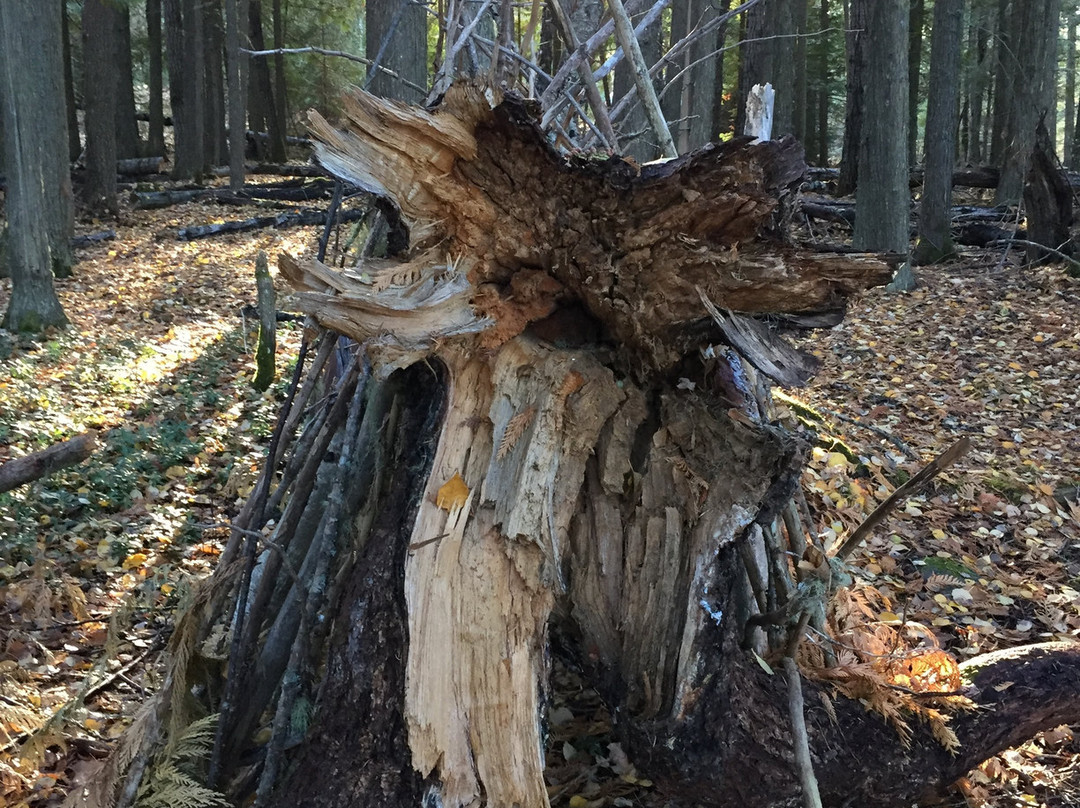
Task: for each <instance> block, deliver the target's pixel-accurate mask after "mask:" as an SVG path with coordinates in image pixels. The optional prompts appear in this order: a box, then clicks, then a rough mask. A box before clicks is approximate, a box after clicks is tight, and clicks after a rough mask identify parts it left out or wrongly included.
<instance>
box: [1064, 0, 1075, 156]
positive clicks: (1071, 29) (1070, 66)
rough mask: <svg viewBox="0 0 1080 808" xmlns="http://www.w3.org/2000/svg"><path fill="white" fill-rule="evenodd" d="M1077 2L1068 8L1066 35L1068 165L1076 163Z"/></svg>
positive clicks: (1065, 149) (1066, 145) (1065, 142)
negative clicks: (1074, 146)
mask: <svg viewBox="0 0 1080 808" xmlns="http://www.w3.org/2000/svg"><path fill="white" fill-rule="evenodd" d="M1076 12H1077V9H1076V4H1075V3H1073V4H1071V8H1069V10H1068V21H1069V22H1068V33H1067V34H1066V35H1065V111H1064V114H1065V121H1064V123H1065V135H1064V139H1063V141H1062V142H1063V143H1064V144H1065V148H1064V151H1065V155H1064V162H1065V165H1066V166H1070V167H1071V166H1073V165H1074V164H1075V152H1074V151H1073V137H1074V133H1075V132H1076Z"/></svg>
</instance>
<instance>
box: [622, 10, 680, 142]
mask: <svg viewBox="0 0 1080 808" xmlns="http://www.w3.org/2000/svg"><path fill="white" fill-rule="evenodd" d="M645 13H646V12H641V13H640V14H636V15H634V16H633V17H631V19H632V21H633V23H634V26H635V27H636V26H637V25H638V23H639V22H640V21H641V18H642V17H643V16H644V14H645ZM661 23H662V20H660V19H658V20H657V21H656V22H655V23H653V24H652V25H650V26H649V27H648V28H646V29H645V30H644V31H642V32H641V35H640V36H638V43H639V44H640V45H641V55H642V56H644V57H645V63H646V64H647V65H648V66H649V67H652V66H653V65H654V64H656V63H657V62H658V61H659V60H660V53H661V50H662V48H661V45H662V41H661V40H662V38H663V31H662V25H661ZM612 84H613V91H612V95H613V97H614V98H622V97H623V96H624V95H626V94H627V93H628V92H630V91H631V89H632V88H633V87H634V65H633V63H632V62H631V60H630V59H627V58H625V57H624V58H623V60H622V61H621V62H619V63H618V64H617V65H615V78H614V81H613V82H612ZM673 92H674V90H669V91H668V93H669V94H671V93H673ZM665 99H667V96H665ZM618 135H619V143H620V144H622V152H623V154H625V155H627V156H629V157H633V158H634V159H635V160H637V161H638V162H639V163H647V162H648V161H649V160H655V159H656V158H657V157H659V156H660V153H661V152H660V144H659V143H657V142H656V140H657V138H656V135H655V133H654V132H653V129H652V127H651V126H649V119H648V118H647V117H646V115H645V107H644V105H642V104H641V101H640V99H639V100H638V103H636V104H634V105H633V106H632V107H631V109H630V111H629V112H627V113H626V114H624V115H622V116H621V120H620V121H619V125H618Z"/></svg>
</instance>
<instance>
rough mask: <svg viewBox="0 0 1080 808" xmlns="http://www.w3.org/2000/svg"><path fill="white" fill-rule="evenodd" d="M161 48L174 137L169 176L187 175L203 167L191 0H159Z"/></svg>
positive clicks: (197, 26) (197, 24) (197, 39)
mask: <svg viewBox="0 0 1080 808" xmlns="http://www.w3.org/2000/svg"><path fill="white" fill-rule="evenodd" d="M162 3H163V9H164V12H165V51H166V55H167V56H168V60H169V101H170V104H171V105H172V119H173V134H174V136H175V138H176V144H175V150H176V151H175V154H174V156H173V176H175V177H184V178H191V177H196V176H198V175H200V174H202V172H203V169H205V168H206V165H205V160H204V156H203V112H202V100H203V94H202V59H201V58H200V49H201V41H202V37H201V30H202V21H201V18H200V19H199V20H198V21H196V20H194V19H193V18H194V17H195V16H196V15H195V14H194V9H193V6H194V4H193V3H192V2H191V0H162Z"/></svg>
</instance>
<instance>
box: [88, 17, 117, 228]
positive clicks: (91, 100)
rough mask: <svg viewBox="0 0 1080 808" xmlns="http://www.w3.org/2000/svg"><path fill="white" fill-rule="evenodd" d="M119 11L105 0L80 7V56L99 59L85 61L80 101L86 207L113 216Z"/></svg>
mask: <svg viewBox="0 0 1080 808" xmlns="http://www.w3.org/2000/svg"><path fill="white" fill-rule="evenodd" d="M120 17H122V15H121V13H120V10H119V9H118V8H117V7H116V6H114V5H112V4H111V3H109V2H107V1H106V0H87V1H86V3H85V4H84V5H83V26H82V28H83V53H89V54H99V55H100V58H90V59H86V60H84V62H85V63H84V65H83V78H84V80H85V82H84V85H83V98H84V99H85V104H86V184H85V185H84V186H83V195H84V196H85V198H86V203H87V204H88V205H89V206H90V207H91V208H94V209H96V210H98V211H104V212H107V213H109V214H110V215H113V216H115V215H116V214H117V213H118V212H119V202H118V201H117V198H116V159H117V156H118V155H117V142H116V131H117V118H118V116H117V89H118V85H119V78H118V76H117V54H118V49H119V46H120V42H119V41H118V37H117V31H118V29H119V25H120V23H119V19H118V18H120Z"/></svg>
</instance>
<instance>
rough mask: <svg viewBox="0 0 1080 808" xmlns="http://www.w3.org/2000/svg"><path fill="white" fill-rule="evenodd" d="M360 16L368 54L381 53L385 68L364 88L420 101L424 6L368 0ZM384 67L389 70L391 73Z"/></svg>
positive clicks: (423, 80)
mask: <svg viewBox="0 0 1080 808" xmlns="http://www.w3.org/2000/svg"><path fill="white" fill-rule="evenodd" d="M364 19H365V21H366V25H367V27H366V29H365V42H366V51H367V53H368V56H369V58H374V57H375V55H377V54H379V53H381V54H382V59H381V61H380V64H381V66H382V67H385V68H386V70H379V71H377V72H376V73H375V74H374V75H372V77H371V80H370V82H369V83H368V85H367V88H368V90H370V91H371V92H373V93H375V95H380V96H383V97H384V98H397V99H400V100H402V101H409V102H411V103H418V102H420V101H423V99H424V94H423V93H422V92H420V91H419V90H417V89H416V87H426V86H427V83H428V78H427V17H426V16H425V11H424V9H423V8H422V7H421V6H418V5H416V4H414V3H401V2H400V0H393V1H392V2H391V1H390V0H387V2H382V3H368V4H367V11H366V16H365V18H364ZM556 39H557V38H556ZM387 71H392V73H393V74H394V75H391V73H389V72H387ZM405 82H409V84H412V85H415V86H409V84H406V83H405Z"/></svg>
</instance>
